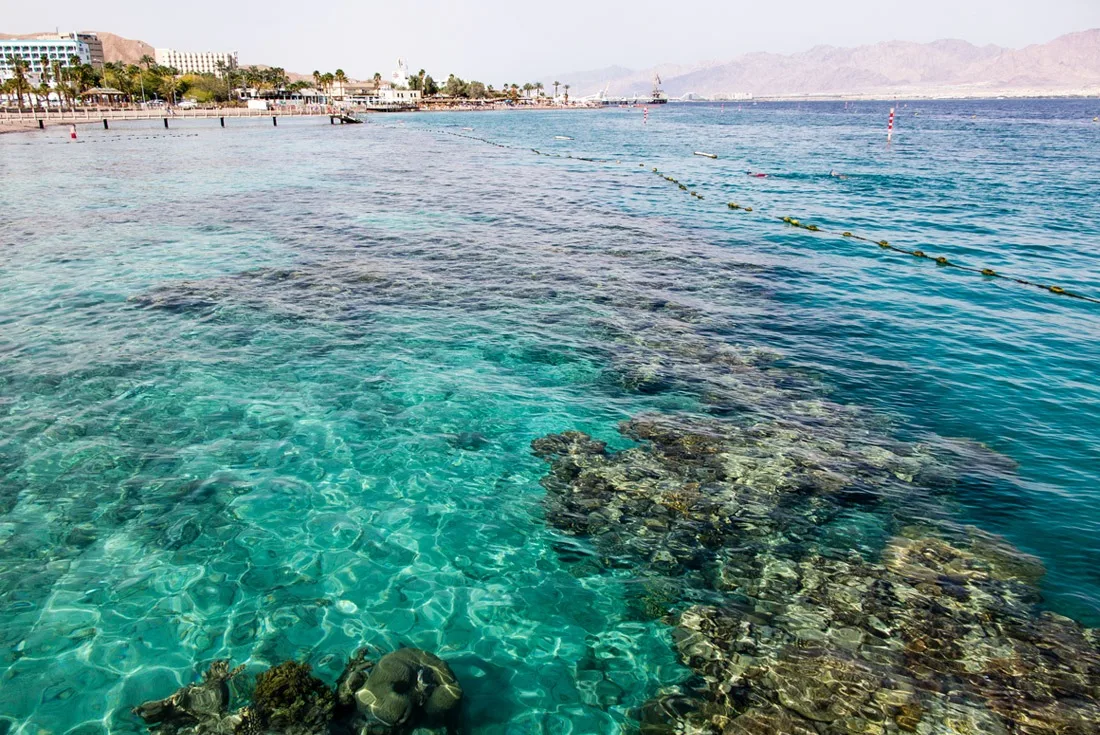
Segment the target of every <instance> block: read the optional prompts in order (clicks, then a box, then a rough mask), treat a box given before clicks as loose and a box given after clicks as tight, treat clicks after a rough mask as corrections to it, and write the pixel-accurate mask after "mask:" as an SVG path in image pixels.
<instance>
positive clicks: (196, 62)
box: [154, 48, 237, 74]
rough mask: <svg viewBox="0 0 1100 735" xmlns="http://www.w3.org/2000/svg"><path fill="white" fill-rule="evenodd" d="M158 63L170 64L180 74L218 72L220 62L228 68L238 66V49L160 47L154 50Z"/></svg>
mask: <svg viewBox="0 0 1100 735" xmlns="http://www.w3.org/2000/svg"><path fill="white" fill-rule="evenodd" d="M154 55H155V58H156V60H157V64H158V65H160V66H170V67H172V68H173V69H176V70H178V71H179V73H180V74H217V73H219V71H218V64H219V63H221V64H224V65H225V67H226V68H227V69H236V68H237V52H236V51H176V50H175V49H171V48H158V49H156V51H154Z"/></svg>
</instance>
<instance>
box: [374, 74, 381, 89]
mask: <svg viewBox="0 0 1100 735" xmlns="http://www.w3.org/2000/svg"><path fill="white" fill-rule="evenodd" d="M381 88H382V75H381V74H379V73H378V72H374V91H376V92H377V91H378V90H379V89H381Z"/></svg>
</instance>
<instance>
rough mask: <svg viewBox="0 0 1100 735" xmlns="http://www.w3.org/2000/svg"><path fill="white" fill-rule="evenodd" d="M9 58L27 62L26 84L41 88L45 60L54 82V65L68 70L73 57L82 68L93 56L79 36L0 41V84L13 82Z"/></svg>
mask: <svg viewBox="0 0 1100 735" xmlns="http://www.w3.org/2000/svg"><path fill="white" fill-rule="evenodd" d="M9 57H16V58H21V59H23V60H24V61H26V62H27V70H26V72H25V75H26V77H27V81H28V82H29V83H30V84H31V85H33V86H38V85H39V84H41V82H42V70H43V69H42V60H43V59H45V60H46V65H47V66H48V67H49V68H48V69H47V71H48V72H49V74H48V76H49V77H50V80H51V82H52V81H54V80H53V73H52V72H53V68H54V66H55V65H58V66H62V67H66V66H69V65H70V61H71V60H72V58H73V57H76V58H77V59H79V61H80V63H81V64H90V63H92V54H91V52H90V51H89V50H88V44H86V43H84V42H83V41H81V40H79V39H78V38H77V37H76V34H72V35H70V36H64V37H61V38H58V37H56V36H55V37H53V38H11V39H7V40H0V80H7V79H11V78H12V76H13V72H12V69H13V65H12V63H11V61H10V59H9Z"/></svg>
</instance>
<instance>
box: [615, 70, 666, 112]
mask: <svg viewBox="0 0 1100 735" xmlns="http://www.w3.org/2000/svg"><path fill="white" fill-rule="evenodd" d="M666 103H668V95H667V94H665V93H664V91H662V90H661V75H660V74H655V75H654V76H653V91H652V92H650V93H649V96H648V97H647V96H645V95H640V96H639V95H634V96H633V97H607V96H604V95H602V94H601V95H600V104H601V105H603V106H604V107H643V106H648V105H663V104H666Z"/></svg>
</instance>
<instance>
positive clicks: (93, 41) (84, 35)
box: [34, 31, 105, 69]
mask: <svg viewBox="0 0 1100 735" xmlns="http://www.w3.org/2000/svg"><path fill="white" fill-rule="evenodd" d="M34 38H35V39H36V40H42V41H83V42H84V45H86V46H87V47H88V54H89V55H90V56H91V57H92V58H91V61H89V62H88V63H89V64H91V65H92V66H94V67H95V68H96V69H102V68H103V62H104V61H105V59H104V58H103V41H100V40H99V36H97V35H96V34H94V33H92V32H91V31H79V32H77V33H43V34H42V35H41V36H34Z"/></svg>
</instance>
